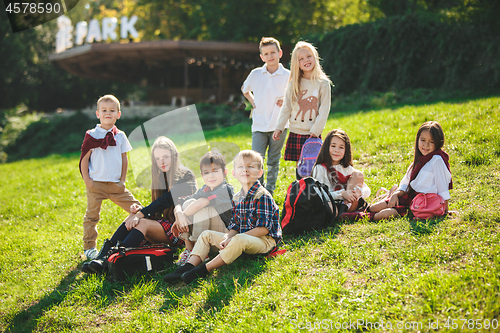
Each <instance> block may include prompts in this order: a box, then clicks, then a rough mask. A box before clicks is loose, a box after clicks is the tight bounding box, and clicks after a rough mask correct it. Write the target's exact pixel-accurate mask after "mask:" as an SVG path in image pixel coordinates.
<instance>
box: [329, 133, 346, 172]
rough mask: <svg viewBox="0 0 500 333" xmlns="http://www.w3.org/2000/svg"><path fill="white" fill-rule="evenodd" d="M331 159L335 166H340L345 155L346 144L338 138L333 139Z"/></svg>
mask: <svg viewBox="0 0 500 333" xmlns="http://www.w3.org/2000/svg"><path fill="white" fill-rule="evenodd" d="M329 151H330V157H331V158H332V163H333V164H334V165H336V164H339V163H340V161H341V160H342V159H343V158H344V155H345V142H344V140H342V139H341V138H339V137H338V136H334V137H332V141H331V142H330V149H329Z"/></svg>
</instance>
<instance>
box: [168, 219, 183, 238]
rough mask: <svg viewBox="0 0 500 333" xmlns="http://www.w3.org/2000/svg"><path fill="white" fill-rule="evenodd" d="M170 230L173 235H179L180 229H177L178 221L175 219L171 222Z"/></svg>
mask: <svg viewBox="0 0 500 333" xmlns="http://www.w3.org/2000/svg"><path fill="white" fill-rule="evenodd" d="M170 231H171V232H172V235H174V236H175V237H179V235H180V234H181V231H180V230H179V223H178V221H175V222H174V224H172V228H170Z"/></svg>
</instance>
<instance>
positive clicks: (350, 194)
mask: <svg viewBox="0 0 500 333" xmlns="http://www.w3.org/2000/svg"><path fill="white" fill-rule="evenodd" d="M342 198H344V199H345V201H347V202H353V201H355V200H357V197H356V194H354V191H353V190H345V191H344V192H342Z"/></svg>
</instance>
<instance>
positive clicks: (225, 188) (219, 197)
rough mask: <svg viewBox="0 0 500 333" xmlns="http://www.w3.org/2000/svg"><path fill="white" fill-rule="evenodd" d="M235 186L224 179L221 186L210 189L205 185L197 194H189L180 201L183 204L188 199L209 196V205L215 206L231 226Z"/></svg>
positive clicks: (223, 219)
mask: <svg viewBox="0 0 500 333" xmlns="http://www.w3.org/2000/svg"><path fill="white" fill-rule="evenodd" d="M233 195H234V188H233V186H232V185H230V184H228V183H226V181H225V180H224V181H223V182H222V183H221V184H220V185H219V186H217V187H216V188H214V189H213V190H212V189H210V187H208V186H207V185H203V187H202V188H200V189H199V190H198V191H196V193H195V194H193V195H189V196H187V197H184V198H181V199H179V203H180V204H181V205H182V204H183V203H184V202H185V201H186V200H189V199H196V200H198V199H199V198H207V199H208V200H210V203H209V204H208V206H212V207H214V208H215V210H216V211H217V213H218V214H219V216H220V218H221V219H222V221H224V224H225V225H226V227H227V226H229V222H230V221H231V217H232V216H233V211H232V203H231V200H232V199H233Z"/></svg>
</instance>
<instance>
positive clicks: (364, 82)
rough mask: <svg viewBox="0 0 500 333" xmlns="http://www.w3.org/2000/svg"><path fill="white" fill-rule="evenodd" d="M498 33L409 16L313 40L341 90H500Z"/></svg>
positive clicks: (481, 28)
mask: <svg viewBox="0 0 500 333" xmlns="http://www.w3.org/2000/svg"><path fill="white" fill-rule="evenodd" d="M499 37H500V35H499V34H498V32H496V31H492V30H490V29H489V28H488V27H485V26H476V25H473V24H457V23H453V22H450V21H443V20H439V19H438V17H436V16H433V15H424V14H408V15H404V16H394V17H390V18H388V19H384V20H378V21H376V22H372V23H367V24H362V25H361V24H355V25H350V26H347V27H342V28H339V29H337V30H335V31H333V32H331V33H328V34H326V35H325V36H324V37H323V38H321V39H319V38H318V39H315V40H313V42H314V43H315V44H316V45H317V47H318V50H319V54H320V55H321V56H322V58H323V66H324V69H325V71H326V72H327V73H328V74H329V75H330V78H331V79H332V81H333V82H334V83H335V85H336V92H338V93H340V94H349V93H353V92H355V91H361V92H365V91H382V92H386V91H389V90H395V91H400V90H405V89H416V88H427V89H441V90H475V91H482V92H494V91H498V89H499V88H500V47H499V46H498V38H499Z"/></svg>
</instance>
